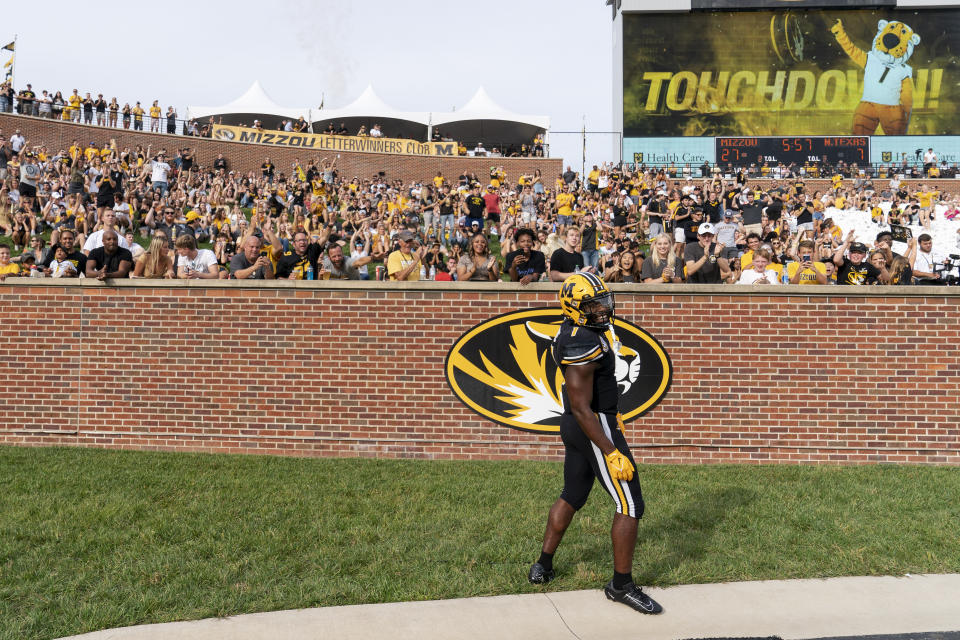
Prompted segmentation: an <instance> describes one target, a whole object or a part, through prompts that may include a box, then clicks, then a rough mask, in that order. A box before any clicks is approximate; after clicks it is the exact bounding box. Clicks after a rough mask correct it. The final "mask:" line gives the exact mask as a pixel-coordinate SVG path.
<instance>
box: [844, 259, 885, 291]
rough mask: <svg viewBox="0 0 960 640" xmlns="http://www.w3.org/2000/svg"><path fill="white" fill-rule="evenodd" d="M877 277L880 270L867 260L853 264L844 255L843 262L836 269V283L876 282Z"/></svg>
mask: <svg viewBox="0 0 960 640" xmlns="http://www.w3.org/2000/svg"><path fill="white" fill-rule="evenodd" d="M879 279H880V270H879V269H877V268H876V267H875V266H873V265H872V264H870V263H869V262H868V261H867V260H864V261H863V262H861V263H860V264H853V262H851V261H850V258H847V257H844V259H843V264H842V265H840V268H839V269H837V284H852V285H858V284H876V283H877V281H878V280H879Z"/></svg>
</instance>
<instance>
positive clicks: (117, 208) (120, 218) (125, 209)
mask: <svg viewBox="0 0 960 640" xmlns="http://www.w3.org/2000/svg"><path fill="white" fill-rule="evenodd" d="M113 211H114V213H116V214H117V222H119V223H120V226H121V227H123V228H126V227H128V226H130V205H129V204H127V203H126V202H119V203H117V204H115V205H113ZM133 257H134V258H136V257H137V256H133Z"/></svg>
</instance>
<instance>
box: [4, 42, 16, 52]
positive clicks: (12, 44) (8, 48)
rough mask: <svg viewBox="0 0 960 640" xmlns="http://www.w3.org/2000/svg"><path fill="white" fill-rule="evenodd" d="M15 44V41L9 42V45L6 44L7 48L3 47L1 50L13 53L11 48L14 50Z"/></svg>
mask: <svg viewBox="0 0 960 640" xmlns="http://www.w3.org/2000/svg"><path fill="white" fill-rule="evenodd" d="M16 44H17V41H16V40H14V41H13V42H11V43H10V44H8V45H7V46H5V47H4V48H3V50H4V51H13V48H14V46H16Z"/></svg>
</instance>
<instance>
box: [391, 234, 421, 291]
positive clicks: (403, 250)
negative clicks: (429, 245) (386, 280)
mask: <svg viewBox="0 0 960 640" xmlns="http://www.w3.org/2000/svg"><path fill="white" fill-rule="evenodd" d="M397 240H399V241H400V248H399V249H397V250H396V251H394V252H392V253H391V254H390V255H389V256H387V275H388V276H389V277H390V279H391V280H419V279H420V264H421V261H422V260H423V256H424V255H425V254H426V247H419V248H418V247H417V237H416V236H415V235H414V233H413V232H412V231H408V230H403V231H401V232H400V233H398V234H397Z"/></svg>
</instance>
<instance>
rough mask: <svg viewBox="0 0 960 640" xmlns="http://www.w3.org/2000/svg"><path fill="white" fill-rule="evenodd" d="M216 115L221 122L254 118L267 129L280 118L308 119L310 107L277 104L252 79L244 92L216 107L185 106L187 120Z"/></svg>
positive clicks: (246, 120)
mask: <svg viewBox="0 0 960 640" xmlns="http://www.w3.org/2000/svg"><path fill="white" fill-rule="evenodd" d="M210 116H216V118H217V121H218V122H219V121H220V118H221V117H222V118H223V124H241V123H244V124H248V125H249V124H252V123H253V120H254V118H256V119H257V120H260V121H261V122H262V123H263V126H264V127H266V128H269V129H274V128H276V126H277V125H279V124H280V121H281V120H289V119H293V120H296V119H297V118H299V117H300V116H303V118H304V119H305V120H307V121H308V122H309V121H310V107H284V106H281V105H279V104H277V103H276V102H275V101H274V100H273V99H272V98H271V97H270V96H268V95H267V92H266V91H264V90H263V87H262V86H260V82H259V81H254V83H253V84H252V85H250V88H249V89H247V91H246V93H244V94H243V95H242V96H240V97H239V98H237V99H236V100H234V101H232V102H228V103H227V104H224V105H220V106H218V107H192V106H191V107H187V119H188V120H201V119H206V118H209V117H210Z"/></svg>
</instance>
